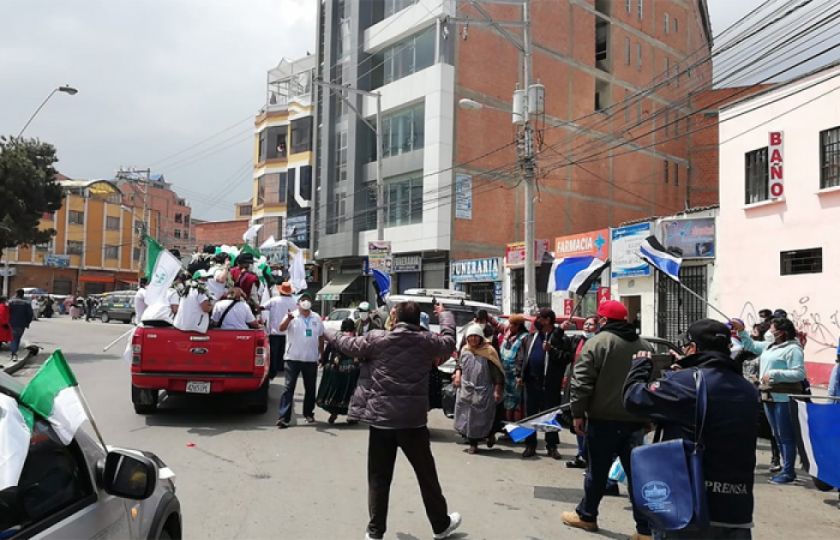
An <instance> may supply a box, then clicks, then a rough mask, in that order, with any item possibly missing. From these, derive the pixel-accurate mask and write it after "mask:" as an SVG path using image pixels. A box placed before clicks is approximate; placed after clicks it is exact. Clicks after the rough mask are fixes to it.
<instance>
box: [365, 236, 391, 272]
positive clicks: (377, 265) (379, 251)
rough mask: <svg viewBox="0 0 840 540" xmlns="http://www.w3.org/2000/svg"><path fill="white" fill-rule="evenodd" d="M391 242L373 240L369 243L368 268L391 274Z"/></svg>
mask: <svg viewBox="0 0 840 540" xmlns="http://www.w3.org/2000/svg"><path fill="white" fill-rule="evenodd" d="M392 264H393V263H392V260H391V241H390V240H373V241H371V242H368V268H369V269H371V270H379V271H380V272H385V273H386V274H390V273H391V266H392Z"/></svg>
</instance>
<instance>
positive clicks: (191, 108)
mask: <svg viewBox="0 0 840 540" xmlns="http://www.w3.org/2000/svg"><path fill="white" fill-rule="evenodd" d="M759 1H760V0H709V9H710V11H711V17H712V26H713V30H714V33H716V34H717V33H718V32H720V31H721V30H722V29H723V28H726V27H727V26H729V25H730V24H732V23H733V22H734V21H735V20H737V19H738V18H739V17H741V16H743V15H744V14H745V13H747V12H748V11H749V10H751V9H752V8H753V7H754V6H755V5H757V3H758V2H759ZM316 6H317V0H0V74H2V84H0V133H5V134H10V135H16V134H17V132H18V131H19V130H20V128H21V127H23V125H24V124H25V123H26V120H27V119H28V117H29V115H30V114H32V112H33V111H34V110H35V108H36V107H37V106H38V104H39V103H40V102H41V101H42V100H43V99H44V98H45V97H46V96H47V94H49V92H50V90H51V89H53V88H55V87H56V86H58V85H61V84H65V83H66V84H70V85H72V86H75V87H76V88H78V89H79V93H78V94H77V95H76V96H73V97H70V96H67V95H64V94H57V95H55V96H53V98H52V99H51V100H50V102H49V104H48V105H47V106H46V107H45V109H44V110H43V111H42V112H41V113H40V114H39V116H38V117H37V118H36V120H35V121H34V122H33V123H32V125H31V126H30V127H29V128H28V129H27V131H26V135H28V136H30V137H39V138H41V139H42V140H45V141H48V142H51V143H53V144H54V145H56V147H57V148H58V156H59V159H60V162H59V163H58V168H59V170H60V171H61V172H62V173H64V174H66V175H68V176H71V177H73V178H112V177H113V175H114V172H115V171H116V169H117V168H118V167H119V166H121V165H122V166H135V167H138V168H145V167H152V169H153V170H154V171H155V172H161V173H163V174H164V175H165V176H166V178H167V180H169V181H171V182H173V183H174V185H175V188H176V190H177V191H178V192H179V194H180V195H182V196H184V197H186V198H187V199H188V201H189V202H190V203H191V205H192V207H193V215H194V216H195V217H199V218H204V219H227V218H230V217H232V215H233V209H232V205H233V203H234V202H235V201H239V200H245V199H248V198H249V197H250V192H251V182H250V178H251V168H250V163H251V135H252V127H253V123H252V119H253V115H254V114H255V113H256V111H257V110H258V109H259V108H260V106H261V105H262V104H263V103H264V101H265V72H266V70H268V69H269V68H271V67H273V66H274V65H276V64H277V62H278V61H279V60H280V58H281V57H283V56H286V57H290V58H297V57H300V56H303V55H305V54H306V53H307V51H311V52H313V53H314V52H315V39H316V36H315V18H316ZM228 127H231V129H230V130H228V131H225V132H224V133H222V134H219V135H218V136H216V137H215V138H213V139H212V140H211V141H209V142H207V143H203V144H201V145H199V146H197V147H196V148H195V149H193V150H189V151H187V152H185V153H182V154H180V155H177V156H174V157H170V156H171V155H172V154H175V153H176V152H180V151H182V150H184V149H185V148H187V147H189V146H191V145H193V144H195V143H198V142H200V141H202V139H205V138H207V137H210V136H211V135H214V134H216V133H218V132H219V131H221V130H223V129H225V128H228ZM164 158H168V159H164Z"/></svg>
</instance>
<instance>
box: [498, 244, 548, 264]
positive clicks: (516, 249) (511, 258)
mask: <svg viewBox="0 0 840 540" xmlns="http://www.w3.org/2000/svg"><path fill="white" fill-rule="evenodd" d="M547 251H548V240H534V263H535V264H541V263H542V260H543V257H544V256H545V254H546V252H547ZM505 266H507V267H508V268H522V267H523V266H525V242H513V243H510V244H508V245H507V246H506V247H505Z"/></svg>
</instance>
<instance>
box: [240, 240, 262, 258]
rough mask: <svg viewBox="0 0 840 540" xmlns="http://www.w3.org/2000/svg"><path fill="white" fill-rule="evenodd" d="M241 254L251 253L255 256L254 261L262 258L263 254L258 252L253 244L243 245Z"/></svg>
mask: <svg viewBox="0 0 840 540" xmlns="http://www.w3.org/2000/svg"><path fill="white" fill-rule="evenodd" d="M239 253H250V254H251V255H253V256H254V260H256V259H259V258H260V257H262V253H260V250H258V249H257V248H255V247H254V246H252V245H251V244H243V245H242V247H241V248H240V249H239Z"/></svg>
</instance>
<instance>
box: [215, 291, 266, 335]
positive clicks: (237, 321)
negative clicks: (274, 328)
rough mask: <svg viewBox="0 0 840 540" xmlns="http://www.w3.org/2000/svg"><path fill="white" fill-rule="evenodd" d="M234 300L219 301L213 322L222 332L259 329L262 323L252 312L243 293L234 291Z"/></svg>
mask: <svg viewBox="0 0 840 540" xmlns="http://www.w3.org/2000/svg"><path fill="white" fill-rule="evenodd" d="M231 294H232V295H233V298H226V299H224V300H219V301H218V302H216V305H214V306H213V316H212V319H213V322H215V323H216V324H217V325H218V327H219V328H221V329H222V330H248V329H249V328H259V327H260V323H259V322H257V318H256V317H254V314H253V313H252V312H251V308H250V307H249V306H248V303H247V302H245V300H243V298H242V293H241V291H239V290H238V289H234V291H233V292H232V293H231Z"/></svg>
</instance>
